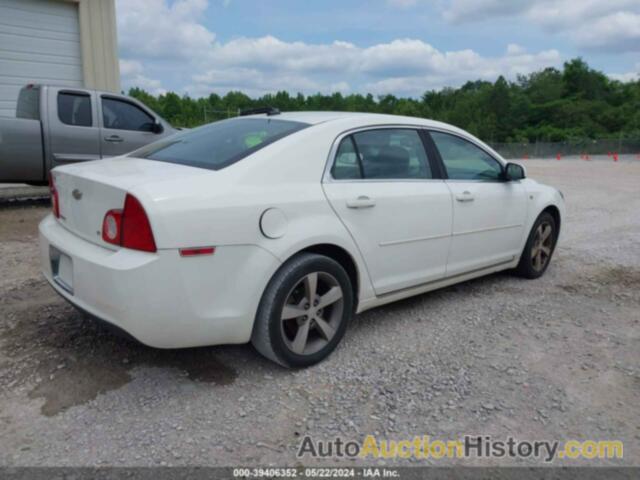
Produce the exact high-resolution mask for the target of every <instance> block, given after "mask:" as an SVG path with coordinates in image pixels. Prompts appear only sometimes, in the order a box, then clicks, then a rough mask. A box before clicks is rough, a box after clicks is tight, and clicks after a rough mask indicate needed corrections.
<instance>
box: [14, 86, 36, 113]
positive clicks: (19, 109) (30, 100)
mask: <svg viewBox="0 0 640 480" xmlns="http://www.w3.org/2000/svg"><path fill="white" fill-rule="evenodd" d="M16 117H18V118H30V119H31V120H40V88H38V87H37V86H35V85H27V86H26V87H24V88H22V89H20V93H19V94H18V105H17V106H16Z"/></svg>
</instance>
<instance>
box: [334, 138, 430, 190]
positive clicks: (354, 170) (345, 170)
mask: <svg viewBox="0 0 640 480" xmlns="http://www.w3.org/2000/svg"><path fill="white" fill-rule="evenodd" d="M332 174H333V177H334V178H336V179H353V178H356V179H359V178H360V179H361V178H363V179H365V180H366V179H376V180H391V179H424V178H433V175H432V173H431V168H430V165H429V161H428V158H427V153H426V151H425V149H424V145H423V143H422V139H421V138H420V134H419V133H418V132H417V130H413V129H408V128H407V129H405V128H379V129H374V130H366V131H363V132H358V133H354V134H353V135H351V136H350V137H347V138H345V139H344V140H343V141H342V143H341V144H340V147H339V148H338V152H337V154H336V161H335V163H334V167H333V169H332Z"/></svg>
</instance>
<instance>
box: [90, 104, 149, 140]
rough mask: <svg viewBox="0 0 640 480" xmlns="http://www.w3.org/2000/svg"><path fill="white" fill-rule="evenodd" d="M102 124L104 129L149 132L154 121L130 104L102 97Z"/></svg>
mask: <svg viewBox="0 0 640 480" xmlns="http://www.w3.org/2000/svg"><path fill="white" fill-rule="evenodd" d="M102 122H103V124H104V128H113V129H116V130H138V131H140V132H151V131H153V124H154V119H153V117H151V115H149V114H147V112H145V111H144V110H142V109H141V108H139V107H137V106H136V105H134V104H132V103H129V102H123V101H121V100H116V99H115V98H108V97H102Z"/></svg>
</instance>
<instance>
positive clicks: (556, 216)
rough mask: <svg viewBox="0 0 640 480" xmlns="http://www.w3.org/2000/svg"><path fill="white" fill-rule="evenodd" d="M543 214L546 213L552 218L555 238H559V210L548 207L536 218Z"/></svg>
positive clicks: (560, 221) (560, 220)
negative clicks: (554, 223) (554, 224)
mask: <svg viewBox="0 0 640 480" xmlns="http://www.w3.org/2000/svg"><path fill="white" fill-rule="evenodd" d="M543 213H548V214H549V215H551V216H552V217H553V220H554V221H555V222H556V237H560V226H561V224H562V216H561V215H560V209H559V208H558V207H556V206H555V205H548V206H547V207H545V208H544V209H543V210H542V211H541V212H540V214H539V215H538V216H540V215H542V214H543Z"/></svg>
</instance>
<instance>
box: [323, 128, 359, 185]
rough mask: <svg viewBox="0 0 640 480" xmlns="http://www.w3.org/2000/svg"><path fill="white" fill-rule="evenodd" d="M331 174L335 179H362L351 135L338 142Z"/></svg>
mask: <svg viewBox="0 0 640 480" xmlns="http://www.w3.org/2000/svg"><path fill="white" fill-rule="evenodd" d="M331 175H332V176H333V178H335V179H336V180H353V179H362V167H361V164H360V161H359V160H358V157H357V153H356V148H355V145H354V144H353V139H352V138H351V135H349V136H348V137H345V138H344V139H343V140H342V142H340V146H339V147H338V151H337V152H336V160H335V162H334V163H333V168H332V169H331Z"/></svg>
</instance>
